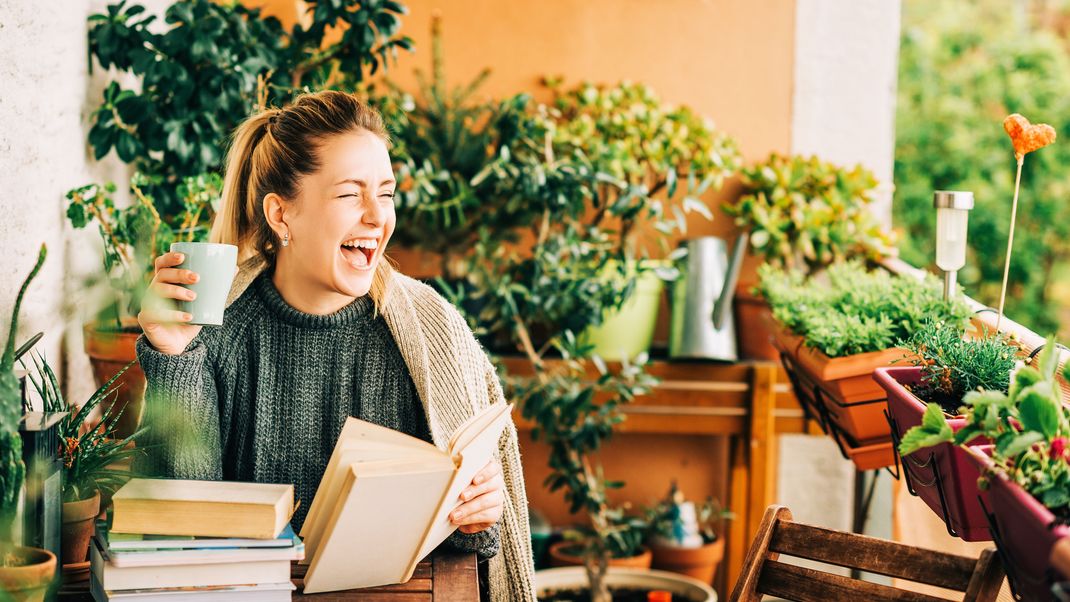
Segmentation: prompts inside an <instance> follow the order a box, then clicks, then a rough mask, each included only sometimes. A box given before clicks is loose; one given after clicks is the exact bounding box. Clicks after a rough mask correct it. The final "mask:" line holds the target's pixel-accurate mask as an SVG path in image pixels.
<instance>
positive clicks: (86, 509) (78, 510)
mask: <svg viewBox="0 0 1070 602" xmlns="http://www.w3.org/2000/svg"><path fill="white" fill-rule="evenodd" d="M98 514H100V492H99V491H98V492H96V493H94V494H93V497H91V498H87V499H84V500H80V501H77V502H63V531H62V552H61V554H62V557H63V564H65V565H66V564H76V563H79V562H85V558H86V555H87V554H88V553H89V538H90V537H92V535H93V520H94V519H95V518H96V517H97V515H98Z"/></svg>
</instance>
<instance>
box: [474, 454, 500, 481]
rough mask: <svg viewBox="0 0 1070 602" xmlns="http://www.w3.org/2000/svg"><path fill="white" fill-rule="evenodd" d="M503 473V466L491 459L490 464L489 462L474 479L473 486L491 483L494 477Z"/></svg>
mask: <svg viewBox="0 0 1070 602" xmlns="http://www.w3.org/2000/svg"><path fill="white" fill-rule="evenodd" d="M501 471H502V467H501V465H500V464H498V462H497V461H495V460H494V459H491V461H490V462H487V465H486V466H484V467H483V468H482V469H481V470H480V471H479V472H477V473H476V476H474V477H472V484H473V485H479V484H481V483H485V482H486V481H489V480H491V479H492V478H494V476H495V475H497V474H499V473H500V472H501Z"/></svg>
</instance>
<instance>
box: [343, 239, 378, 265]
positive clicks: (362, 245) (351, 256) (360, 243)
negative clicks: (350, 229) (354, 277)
mask: <svg viewBox="0 0 1070 602" xmlns="http://www.w3.org/2000/svg"><path fill="white" fill-rule="evenodd" d="M340 248H341V250H342V257H344V258H345V260H346V263H348V264H349V265H350V266H351V267H352V268H354V269H357V270H367V269H370V268H371V265H372V260H373V259H374V258H375V254H376V252H377V250H378V248H379V240H378V239H375V238H353V239H350V240H347V241H345V242H344V243H342V245H341V247H340Z"/></svg>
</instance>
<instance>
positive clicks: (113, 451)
mask: <svg viewBox="0 0 1070 602" xmlns="http://www.w3.org/2000/svg"><path fill="white" fill-rule="evenodd" d="M34 368H35V372H36V376H35V375H34V374H33V373H31V375H30V381H31V382H32V383H33V386H34V388H35V389H36V391H37V394H38V395H39V396H40V397H41V399H42V400H43V402H44V407H45V411H47V412H66V416H64V418H63V419H62V420H61V421H60V423H59V435H60V448H59V450H57V453H58V455H59V459H60V461H61V462H62V464H63V531H62V558H61V560H62V562H63V570H64V579H65V580H69V577H68V573H73V574H78V575H80V576H82V577H88V572H87V571H88V564H87V563H86V555H87V553H88V551H89V538H90V537H91V536H92V535H93V526H94V520H95V519H96V518H97V516H98V515H99V514H100V513H101V511H102V510H104V509H106V508H107V506H108V504H109V503H110V501H111V495H112V494H113V493H115V491H116V490H118V489H119V488H120V487H122V486H123V484H124V483H126V481H127V480H129V478H130V473H129V470H125V469H123V467H122V466H123V465H124V464H129V462H130V461H131V460H133V458H135V457H136V456H137V455H139V454H141V453H142V452H143V451H144V450H143V449H141V448H136V447H135V446H134V442H135V438H136V437H138V436H140V435H141V434H142V433H144V431H145V429H143V428H142V429H139V430H138V431H135V432H134V433H132V434H130V435H128V436H126V437H119V436H118V435H116V430H117V429H118V427H119V425H120V424H121V416H122V409H120V408H119V407H118V405H117V404H114V403H113V404H105V403H104V402H105V401H106V400H107V399H108V398H114V397H115V396H116V395H117V389H116V388H115V383H117V382H118V381H119V379H120V378H122V376H123V373H124V372H125V371H126V369H127V368H129V365H128V366H125V367H124V368H123V369H122V370H120V371H119V373H118V374H115V375H114V376H112V377H111V379H110V380H108V381H107V382H106V383H104V385H102V386H101V387H100V388H99V389H97V390H96V392H94V393H93V395H91V396H90V397H89V400H88V401H86V402H85V403H84V404H81V406H78V405H75V404H69V403H67V402H66V401H65V400H64V398H63V394H62V393H61V391H60V388H59V386H58V382H57V380H56V375H55V373H54V372H53V371H52V367H51V366H50V365H49V364H48V362H46V361H45V360H44V359H43V358H41V357H40V356H36V357H35V358H34ZM98 412H99V413H100V417H99V422H98V421H97V420H96V419H95V418H93V416H95V415H96V414H97V413H98Z"/></svg>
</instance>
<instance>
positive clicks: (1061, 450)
mask: <svg viewBox="0 0 1070 602" xmlns="http://www.w3.org/2000/svg"><path fill="white" fill-rule="evenodd" d="M1068 444H1070V441H1068V440H1067V439H1066V437H1056V438H1055V439H1052V441H1051V457H1052V458H1066V459H1070V455H1068V454H1067V452H1068V451H1070V445H1068Z"/></svg>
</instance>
